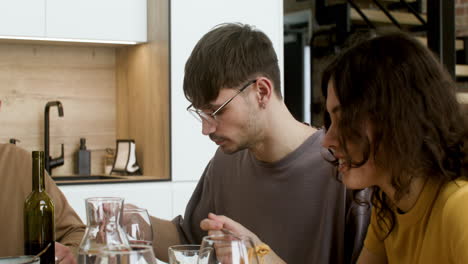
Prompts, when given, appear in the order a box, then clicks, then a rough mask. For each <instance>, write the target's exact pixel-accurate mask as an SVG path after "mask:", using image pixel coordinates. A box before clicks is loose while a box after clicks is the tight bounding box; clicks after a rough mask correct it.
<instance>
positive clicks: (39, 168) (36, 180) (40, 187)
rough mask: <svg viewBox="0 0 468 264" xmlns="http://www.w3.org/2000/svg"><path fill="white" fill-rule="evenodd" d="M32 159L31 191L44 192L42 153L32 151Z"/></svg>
mask: <svg viewBox="0 0 468 264" xmlns="http://www.w3.org/2000/svg"><path fill="white" fill-rule="evenodd" d="M32 159H33V164H32V189H33V191H38V192H42V191H44V190H45V179H44V151H33V153H32Z"/></svg>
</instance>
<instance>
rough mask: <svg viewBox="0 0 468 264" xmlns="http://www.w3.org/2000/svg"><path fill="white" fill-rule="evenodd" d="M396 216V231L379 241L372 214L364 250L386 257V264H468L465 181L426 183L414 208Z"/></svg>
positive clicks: (467, 197) (466, 183) (467, 206)
mask: <svg viewBox="0 0 468 264" xmlns="http://www.w3.org/2000/svg"><path fill="white" fill-rule="evenodd" d="M395 214H396V224H395V228H394V229H393V231H392V232H391V233H390V235H389V236H388V237H387V238H386V239H385V240H384V241H381V240H380V239H379V238H378V234H381V233H380V232H381V231H379V230H380V229H379V227H378V225H377V219H376V215H375V212H374V211H373V212H372V217H371V224H370V225H369V228H368V232H367V237H366V239H365V242H364V247H365V248H367V249H368V250H369V251H371V252H372V253H374V254H377V255H380V256H386V257H387V263H389V264H392V263H399V264H400V263H401V264H405V263H411V264H417V263H421V264H422V263H424V264H427V263H468V180H467V179H466V178H464V179H459V180H457V181H455V182H453V181H451V182H448V183H446V184H444V185H443V186H439V185H438V184H436V183H434V182H432V181H428V182H427V183H426V184H425V186H424V188H423V191H422V192H421V194H420V196H419V198H418V200H417V202H416V204H415V205H414V207H413V208H412V209H411V210H410V211H409V212H407V213H405V214H399V213H395ZM379 237H381V236H380V235H379Z"/></svg>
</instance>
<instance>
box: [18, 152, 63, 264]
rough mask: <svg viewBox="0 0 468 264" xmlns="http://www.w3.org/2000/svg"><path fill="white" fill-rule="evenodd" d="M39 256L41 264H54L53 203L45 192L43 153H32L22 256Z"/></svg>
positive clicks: (25, 207)
mask: <svg viewBox="0 0 468 264" xmlns="http://www.w3.org/2000/svg"><path fill="white" fill-rule="evenodd" d="M47 246H49V248H48V249H47V251H46V252H45V253H44V254H42V255H41V264H54V263H55V223H54V203H53V201H52V199H51V198H50V197H49V195H48V194H47V192H46V191H45V177H44V152H43V151H33V153H32V192H31V193H30V194H29V196H28V197H27V198H26V201H25V202H24V254H25V255H36V254H37V253H39V252H41V251H42V250H43V249H44V248H46V247H47Z"/></svg>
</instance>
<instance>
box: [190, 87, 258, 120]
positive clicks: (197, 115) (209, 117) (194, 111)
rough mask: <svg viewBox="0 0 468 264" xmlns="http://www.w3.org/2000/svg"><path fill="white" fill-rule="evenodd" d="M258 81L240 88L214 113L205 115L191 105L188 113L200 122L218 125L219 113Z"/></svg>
mask: <svg viewBox="0 0 468 264" xmlns="http://www.w3.org/2000/svg"><path fill="white" fill-rule="evenodd" d="M256 82H257V80H252V81H249V82H248V83H246V84H245V85H244V86H242V88H240V89H239V90H238V91H237V93H236V94H235V95H234V96H233V97H231V98H229V99H228V100H227V101H226V102H224V103H223V104H222V105H221V106H220V107H218V109H216V110H214V111H213V113H205V112H203V111H202V110H200V109H196V108H194V107H193V105H192V104H191V105H189V106H188V107H187V111H188V112H189V113H190V114H192V115H193V116H194V117H195V118H196V119H197V120H198V121H200V122H203V120H205V121H208V122H209V123H210V124H216V120H217V118H216V114H218V113H219V111H221V110H222V109H223V108H224V107H225V106H226V105H227V104H229V103H230V102H231V101H232V100H234V98H236V96H238V95H239V94H240V93H242V92H243V91H244V90H245V89H247V88H248V87H249V86H250V85H252V84H254V83H256Z"/></svg>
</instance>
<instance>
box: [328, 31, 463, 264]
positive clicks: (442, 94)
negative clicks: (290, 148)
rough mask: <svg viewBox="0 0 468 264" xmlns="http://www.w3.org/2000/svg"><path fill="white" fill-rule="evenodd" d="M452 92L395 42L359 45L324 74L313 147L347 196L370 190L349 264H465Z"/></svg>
mask: <svg viewBox="0 0 468 264" xmlns="http://www.w3.org/2000/svg"><path fill="white" fill-rule="evenodd" d="M455 90H456V88H455V83H454V82H453V80H452V78H451V77H450V75H449V74H448V73H447V72H446V71H445V70H444V68H443V66H442V65H441V64H440V63H439V62H438V60H437V59H436V57H435V56H434V55H433V54H432V53H431V52H430V51H429V50H428V49H427V48H426V47H424V46H423V45H421V44H420V43H419V42H417V41H416V40H414V39H413V38H411V37H409V36H407V35H405V34H403V33H386V34H383V35H380V36H377V37H373V38H371V39H367V40H365V41H361V42H359V43H357V44H355V45H353V46H351V47H349V48H348V49H346V50H344V51H343V52H342V53H341V54H340V55H338V56H337V57H336V58H335V59H334V60H333V61H332V62H331V64H330V65H329V66H328V67H327V68H326V70H325V72H324V75H323V79H322V91H323V93H324V95H325V97H326V109H327V113H326V114H325V127H326V129H327V133H326V136H325V138H324V141H323V146H324V147H326V148H328V149H329V150H330V151H331V152H332V153H333V155H334V158H335V160H334V162H335V163H336V165H337V167H338V170H339V173H340V177H341V180H342V181H343V183H344V184H345V185H346V186H347V187H348V188H351V189H363V188H367V187H372V188H373V189H374V191H373V194H372V205H373V208H372V210H373V212H372V217H371V224H370V225H369V228H368V232H367V236H366V239H365V242H364V248H363V250H362V252H361V255H360V257H359V260H358V263H468V228H467V225H468V180H467V164H468V163H467V158H468V157H467V152H468V149H467V147H468V146H467V145H466V144H467V137H468V128H467V121H466V120H465V117H464V115H463V113H462V111H461V108H460V106H459V104H458V103H457V100H456V96H455Z"/></svg>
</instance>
